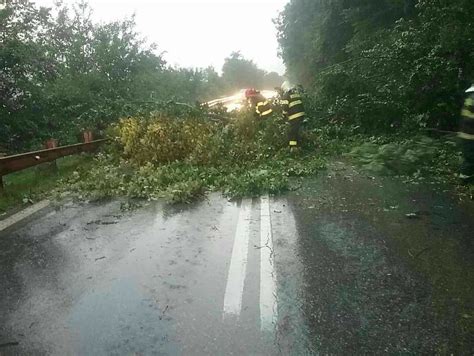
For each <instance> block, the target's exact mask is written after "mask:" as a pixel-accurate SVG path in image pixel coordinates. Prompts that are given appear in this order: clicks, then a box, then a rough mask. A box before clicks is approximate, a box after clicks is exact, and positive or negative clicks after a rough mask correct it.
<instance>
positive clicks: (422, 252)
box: [415, 247, 431, 258]
mask: <svg viewBox="0 0 474 356" xmlns="http://www.w3.org/2000/svg"><path fill="white" fill-rule="evenodd" d="M429 250H431V247H427V248H424V249H423V250H421V251H420V252H418V253H417V254H416V255H415V258H418V257H420V256H421V255H422V254H424V253H425V252H427V251H429Z"/></svg>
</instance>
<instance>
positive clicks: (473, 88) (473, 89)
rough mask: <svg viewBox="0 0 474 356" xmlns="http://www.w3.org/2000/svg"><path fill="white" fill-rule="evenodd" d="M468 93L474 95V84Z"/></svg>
mask: <svg viewBox="0 0 474 356" xmlns="http://www.w3.org/2000/svg"><path fill="white" fill-rule="evenodd" d="M466 93H474V84H472V85H471V87H470V88H469V89H468V90H466Z"/></svg>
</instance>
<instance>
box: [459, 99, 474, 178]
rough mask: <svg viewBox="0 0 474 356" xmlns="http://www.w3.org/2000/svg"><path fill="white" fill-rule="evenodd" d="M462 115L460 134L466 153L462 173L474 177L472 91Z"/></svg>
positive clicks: (473, 105)
mask: <svg viewBox="0 0 474 356" xmlns="http://www.w3.org/2000/svg"><path fill="white" fill-rule="evenodd" d="M461 116H462V120H461V128H460V132H459V134H458V137H459V138H460V139H461V145H462V151H463V154H464V162H463V165H462V167H461V173H462V174H463V175H465V176H470V177H474V93H470V94H469V96H468V97H467V98H466V101H465V102H464V107H463V109H462V112H461Z"/></svg>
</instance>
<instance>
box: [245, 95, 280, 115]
mask: <svg viewBox="0 0 474 356" xmlns="http://www.w3.org/2000/svg"><path fill="white" fill-rule="evenodd" d="M245 98H246V99H247V101H248V103H249V105H250V107H251V108H252V110H255V112H254V114H255V116H256V117H257V118H259V119H266V118H268V117H269V116H270V115H271V114H272V113H273V109H272V105H271V103H270V102H269V101H268V100H267V99H266V98H265V97H264V96H263V95H262V94H261V93H260V92H259V91H258V90H255V89H247V90H246V91H245Z"/></svg>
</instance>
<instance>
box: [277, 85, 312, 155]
mask: <svg viewBox="0 0 474 356" xmlns="http://www.w3.org/2000/svg"><path fill="white" fill-rule="evenodd" d="M281 92H282V93H283V94H282V99H281V101H280V104H281V106H282V111H283V115H284V116H285V118H286V119H287V120H288V124H289V125H290V128H289V130H288V141H289V142H288V145H289V147H290V150H291V151H295V150H297V149H298V148H300V145H301V137H300V130H301V124H302V123H303V121H304V120H305V116H306V114H305V112H304V106H303V99H302V97H301V93H300V91H299V90H298V89H297V88H295V87H293V86H292V85H291V84H290V83H289V82H287V81H285V82H284V83H283V84H282V86H281Z"/></svg>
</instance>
